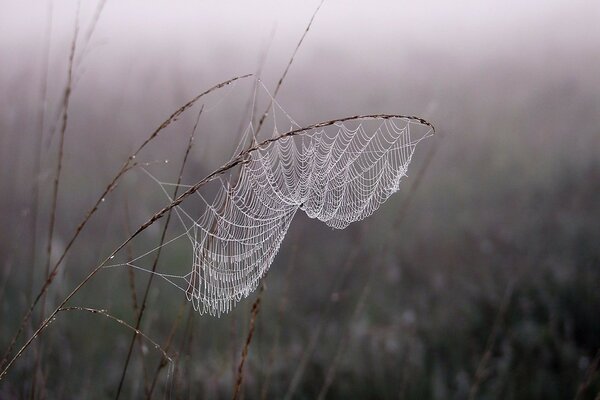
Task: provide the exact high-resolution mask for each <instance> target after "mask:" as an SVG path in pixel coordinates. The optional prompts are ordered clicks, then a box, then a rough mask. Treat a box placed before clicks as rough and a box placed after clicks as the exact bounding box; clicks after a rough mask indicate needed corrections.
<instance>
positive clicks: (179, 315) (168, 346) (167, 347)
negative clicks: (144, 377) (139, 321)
mask: <svg viewBox="0 0 600 400" xmlns="http://www.w3.org/2000/svg"><path fill="white" fill-rule="evenodd" d="M186 304H187V299H184V300H183V303H182V304H181V306H180V307H179V312H178V313H177V318H175V322H174V323H173V326H172V327H171V331H170V332H169V336H168V337H167V340H166V343H165V345H164V346H163V347H164V348H165V350H166V351H169V350H170V349H171V344H172V342H173V338H174V337H175V333H176V332H177V328H178V327H179V323H180V322H181V319H182V318H183V312H184V311H185V306H186ZM164 361H165V360H164V359H162V360H161V361H160V362H159V364H158V366H157V367H156V371H155V372H154V375H153V377H152V382H151V383H150V388H149V389H148V393H147V394H146V398H147V399H151V398H152V394H153V392H154V388H155V387H156V382H158V376H159V375H160V371H162V370H163V368H164V367H165V366H166V365H167V364H166V363H165V362H164Z"/></svg>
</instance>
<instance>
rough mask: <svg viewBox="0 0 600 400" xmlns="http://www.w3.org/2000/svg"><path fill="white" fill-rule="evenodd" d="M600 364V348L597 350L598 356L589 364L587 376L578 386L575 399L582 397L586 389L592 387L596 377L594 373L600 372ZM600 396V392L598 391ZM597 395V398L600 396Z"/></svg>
mask: <svg viewBox="0 0 600 400" xmlns="http://www.w3.org/2000/svg"><path fill="white" fill-rule="evenodd" d="M599 366H600V348H599V349H598V351H597V352H596V356H595V357H594V359H593V360H592V362H591V363H590V365H589V366H588V368H587V370H586V371H585V377H584V378H583V381H582V382H581V383H580V384H579V386H577V392H576V393H575V397H574V398H573V400H579V399H581V398H582V396H583V394H584V393H585V391H586V390H587V389H588V388H589V387H590V385H591V383H592V380H593V379H594V375H596V373H597V372H598V367H599ZM598 397H600V392H598ZM598 397H596V398H598Z"/></svg>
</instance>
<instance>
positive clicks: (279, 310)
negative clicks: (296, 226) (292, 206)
mask: <svg viewBox="0 0 600 400" xmlns="http://www.w3.org/2000/svg"><path fill="white" fill-rule="evenodd" d="M297 254H298V241H297V240H296V241H295V242H294V246H293V249H292V255H291V259H290V264H289V267H288V269H287V271H286V273H285V277H284V287H283V290H282V294H281V299H280V301H279V305H278V307H277V320H276V327H275V338H274V339H273V347H272V349H271V351H270V352H269V356H268V358H267V368H266V371H265V380H264V383H263V387H262V389H261V395H260V398H261V399H267V398H268V395H269V384H270V381H271V371H272V369H273V363H274V361H275V355H276V354H277V349H278V346H279V340H280V336H281V325H282V324H283V313H284V312H285V308H286V305H287V291H288V289H289V286H290V283H291V277H292V271H293V270H294V268H295V266H296V264H297V262H296V257H297Z"/></svg>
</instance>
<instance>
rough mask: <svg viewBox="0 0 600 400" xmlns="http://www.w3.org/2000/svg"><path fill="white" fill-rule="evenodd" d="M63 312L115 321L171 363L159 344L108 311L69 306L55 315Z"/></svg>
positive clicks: (62, 308) (171, 360) (170, 359)
mask: <svg viewBox="0 0 600 400" xmlns="http://www.w3.org/2000/svg"><path fill="white" fill-rule="evenodd" d="M64 311H85V312H89V313H92V314H99V315H102V316H104V317H106V318H108V319H111V320H113V321H115V322H116V323H118V324H120V325H122V326H124V327H126V328H127V329H129V330H131V331H134V332H135V334H136V336H137V335H139V336H141V337H143V338H144V339H146V340H147V341H148V342H150V344H152V346H154V348H155V349H156V350H158V351H160V352H161V353H162V356H163V360H166V361H168V362H173V359H172V358H171V357H170V356H169V354H168V353H167V351H166V350H165V349H163V348H162V347H161V346H160V344H158V343H157V342H155V341H154V340H152V339H151V338H150V337H149V336H147V335H146V334H145V333H144V332H142V331H140V330H137V329H135V328H134V327H133V326H131V325H130V324H128V323H127V322H125V321H123V320H122V319H120V318H117V317H115V316H114V315H112V314H109V313H108V311H106V310H100V309H97V308H90V307H76V306H71V307H60V308H59V309H58V310H57V314H58V313H61V312H64Z"/></svg>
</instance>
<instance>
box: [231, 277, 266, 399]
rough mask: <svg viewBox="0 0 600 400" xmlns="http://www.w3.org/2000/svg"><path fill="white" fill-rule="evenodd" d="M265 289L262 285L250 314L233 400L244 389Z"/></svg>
mask: <svg viewBox="0 0 600 400" xmlns="http://www.w3.org/2000/svg"><path fill="white" fill-rule="evenodd" d="M264 288H265V285H264V284H262V285H261V286H260V290H259V292H258V295H257V296H256V300H255V301H254V304H252V311H251V312H250V327H249V329H248V336H247V337H246V343H244V348H243V349H242V358H241V360H240V364H239V366H238V370H237V379H236V381H235V386H234V388H233V397H232V399H233V400H237V399H238V398H239V396H240V389H241V388H242V381H243V379H244V364H245V363H246V359H247V358H248V351H249V349H250V343H251V342H252V337H253V336H254V325H255V323H256V317H257V316H258V312H259V311H260V301H261V296H262V294H263V291H264Z"/></svg>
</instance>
